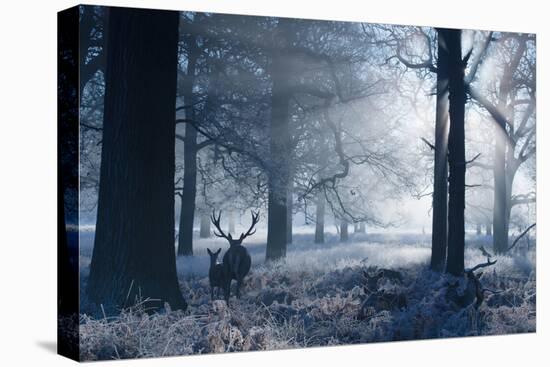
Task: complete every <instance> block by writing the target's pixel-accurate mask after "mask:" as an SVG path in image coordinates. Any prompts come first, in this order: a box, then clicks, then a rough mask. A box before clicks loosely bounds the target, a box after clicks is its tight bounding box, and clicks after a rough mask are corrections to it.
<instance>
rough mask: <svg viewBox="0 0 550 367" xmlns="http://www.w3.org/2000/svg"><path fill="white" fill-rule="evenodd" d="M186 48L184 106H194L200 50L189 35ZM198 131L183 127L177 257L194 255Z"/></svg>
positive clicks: (189, 111)
mask: <svg viewBox="0 0 550 367" xmlns="http://www.w3.org/2000/svg"><path fill="white" fill-rule="evenodd" d="M185 43H186V45H187V48H188V60H187V73H186V76H185V79H184V82H183V86H182V91H181V92H182V95H183V100H184V103H185V104H186V105H188V106H194V105H195V95H194V93H193V85H194V83H195V71H196V67H197V59H198V57H199V50H198V48H197V43H196V39H195V36H194V35H193V34H189V35H187V36H186V37H185ZM185 117H186V119H190V120H194V119H195V108H194V107H190V108H188V109H186V110H185ZM197 145H198V144H197V130H196V129H195V128H194V127H193V125H192V124H187V125H185V138H184V141H183V190H182V195H183V198H182V205H181V212H180V227H179V242H178V255H182V256H192V255H193V225H194V223H195V207H196V204H195V200H196V197H197V153H198V146H197Z"/></svg>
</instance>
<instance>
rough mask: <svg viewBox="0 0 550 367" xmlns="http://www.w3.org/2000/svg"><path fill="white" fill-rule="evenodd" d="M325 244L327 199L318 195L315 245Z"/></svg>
mask: <svg viewBox="0 0 550 367" xmlns="http://www.w3.org/2000/svg"><path fill="white" fill-rule="evenodd" d="M324 242H325V197H324V195H323V194H322V193H320V194H318V195H317V208H316V210H315V243H324Z"/></svg>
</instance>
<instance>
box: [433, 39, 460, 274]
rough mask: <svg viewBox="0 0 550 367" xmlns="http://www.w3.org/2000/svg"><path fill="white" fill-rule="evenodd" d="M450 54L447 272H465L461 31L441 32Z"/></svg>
mask: <svg viewBox="0 0 550 367" xmlns="http://www.w3.org/2000/svg"><path fill="white" fill-rule="evenodd" d="M439 34H440V35H442V36H443V39H444V42H445V44H446V45H447V49H448V51H449V119H450V129H449V143H448V144H449V146H448V149H449V155H448V156H449V208H448V212H449V213H448V225H449V229H448V245H447V246H448V252H447V272H448V273H451V274H453V275H460V274H462V273H463V272H464V209H465V197H464V195H465V184H466V182H465V175H466V156H465V144H464V113H465V103H466V92H465V86H464V63H463V61H462V51H461V31H460V30H454V29H445V30H439Z"/></svg>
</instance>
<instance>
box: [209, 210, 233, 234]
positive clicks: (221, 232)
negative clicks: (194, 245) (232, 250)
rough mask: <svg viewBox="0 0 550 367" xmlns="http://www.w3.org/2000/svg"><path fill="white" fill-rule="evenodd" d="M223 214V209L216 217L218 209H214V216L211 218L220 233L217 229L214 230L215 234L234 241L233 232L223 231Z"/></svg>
mask: <svg viewBox="0 0 550 367" xmlns="http://www.w3.org/2000/svg"><path fill="white" fill-rule="evenodd" d="M221 216H222V211H221V210H220V213H219V214H218V217H217V218H216V211H215V210H212V216H211V217H210V220H211V221H212V224H213V225H214V226H215V227H216V229H217V230H218V232H219V233H218V232H216V231H213V232H214V235H216V237H222V238H225V239H226V240H228V241H232V240H233V237H232V236H231V233H229V234H228V235H227V234H225V233H224V232H223V230H222V229H221V227H220V220H221Z"/></svg>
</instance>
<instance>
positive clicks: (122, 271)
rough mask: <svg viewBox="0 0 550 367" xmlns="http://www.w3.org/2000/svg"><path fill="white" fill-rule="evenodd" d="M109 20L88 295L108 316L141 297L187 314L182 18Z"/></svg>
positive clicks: (151, 15)
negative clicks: (179, 157)
mask: <svg viewBox="0 0 550 367" xmlns="http://www.w3.org/2000/svg"><path fill="white" fill-rule="evenodd" d="M109 18H110V19H109V22H110V23H109V36H108V46H107V47H108V49H109V52H108V55H107V68H106V69H107V70H106V83H105V84H106V88H105V114H104V122H103V144H102V159H101V168H100V178H101V183H100V187H99V198H98V210H97V223H96V234H95V243H94V249H93V255H92V262H91V266H90V276H89V283H88V288H87V291H88V295H89V298H90V300H91V301H93V302H95V303H96V304H102V305H104V307H105V309H106V310H107V312H109V311H111V312H113V311H116V309H118V308H119V307H125V306H128V305H130V304H132V303H133V302H134V301H135V300H136V299H137V298H138V297H139V298H141V299H143V300H147V299H148V300H149V301H148V302H146V307H150V308H151V309H155V308H158V307H162V305H163V304H164V302H167V303H169V304H170V306H171V307H172V308H173V309H185V308H186V306H187V304H186V302H185V300H184V299H183V297H182V295H181V291H180V289H179V285H178V278H177V274H176V259H175V251H174V242H173V241H174V171H175V103H176V75H177V74H176V73H177V53H178V45H177V43H178V23H179V13H178V12H172V11H160V10H159V11H156V10H141V9H126V8H111V9H110V15H109ZM144 71H146V72H144Z"/></svg>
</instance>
